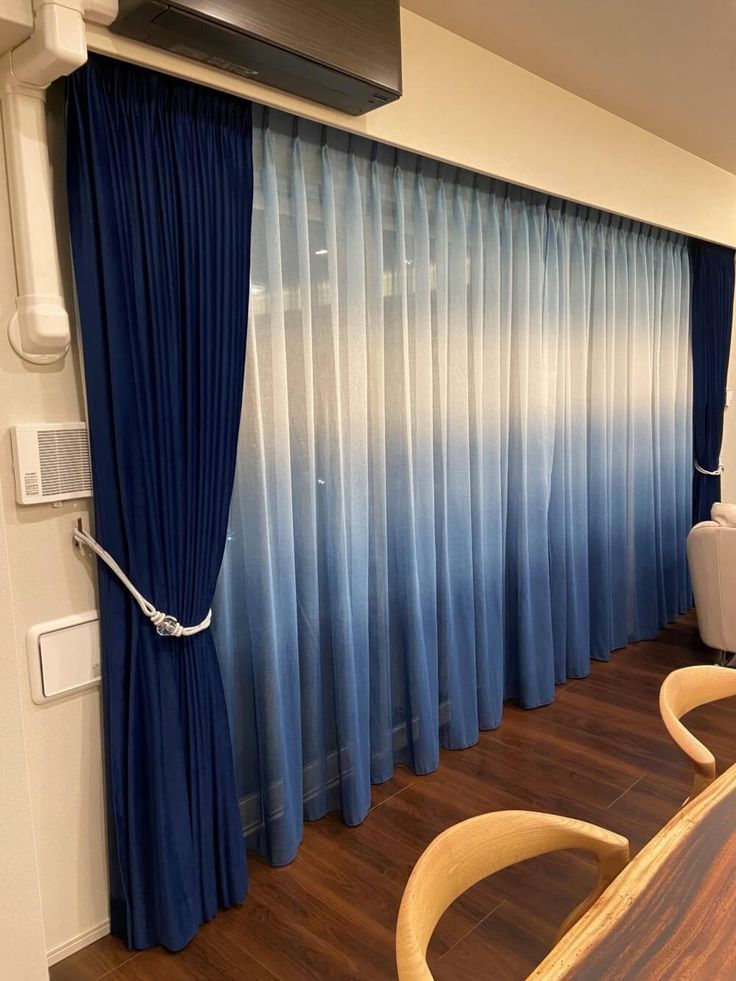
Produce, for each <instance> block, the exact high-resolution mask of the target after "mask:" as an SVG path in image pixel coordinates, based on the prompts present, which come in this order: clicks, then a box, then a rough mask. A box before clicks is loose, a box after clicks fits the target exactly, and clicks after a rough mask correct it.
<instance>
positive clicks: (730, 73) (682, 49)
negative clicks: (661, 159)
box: [402, 0, 736, 173]
mask: <svg viewBox="0 0 736 981" xmlns="http://www.w3.org/2000/svg"><path fill="white" fill-rule="evenodd" d="M402 4H403V5H404V6H405V7H408V8H409V10H413V11H414V12H415V13H417V14H420V15H421V16H422V17H426V18H427V19H428V20H431V21H434V22H435V23H436V24H440V25H442V26H443V27H446V28H447V29H448V30H450V31H453V33H455V34H460V35H462V37H465V38H468V39H469V40H471V41H474V42H475V43H476V44H479V45H481V47H483V48H487V49H488V50H489V51H493V52H495V53H496V54H498V55H500V56H501V57H502V58H506V59H507V60H508V61H513V62H514V63H515V64H517V65H520V66H522V67H523V68H526V69H528V70H529V71H531V72H534V74H536V75H541V76H542V77H543V78H546V79H549V81H551V82H554V83H555V84H556V85H561V86H562V87H563V88H565V89H568V90H569V91H571V92H574V93H576V94H577V95H580V96H582V97H583V98H584V99H588V100H589V101H590V102H595V103H596V104H597V105H599V106H603V108H604V109H608V110H609V111H610V112H613V113H616V115H618V116H623V117H624V119H628V120H630V121H631V122H633V123H636V124H637V125H639V126H642V127H644V128H645V129H648V130H650V131H651V132H652V133H656V134H657V135H658V136H661V137H663V138H664V139H666V140H669V141H670V142H671V143H676V144H677V145H678V146H681V147H684V148H685V149H686V150H690V151H691V152H692V153H695V154H697V155H698V156H699V157H704V158H705V159H706V160H710V161H711V162H712V163H715V164H718V166H720V167H723V168H724V169H725V170H729V171H731V172H732V173H736V0H402ZM489 98H493V93H489Z"/></svg>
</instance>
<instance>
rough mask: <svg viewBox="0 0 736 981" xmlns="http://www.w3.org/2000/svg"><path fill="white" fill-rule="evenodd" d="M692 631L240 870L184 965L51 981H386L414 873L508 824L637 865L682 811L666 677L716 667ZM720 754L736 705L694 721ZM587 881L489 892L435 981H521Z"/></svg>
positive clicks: (446, 925) (568, 867)
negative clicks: (607, 834)
mask: <svg viewBox="0 0 736 981" xmlns="http://www.w3.org/2000/svg"><path fill="white" fill-rule="evenodd" d="M711 660H712V657H711V655H710V652H708V651H706V650H705V649H704V648H703V647H702V646H701V644H700V641H699V639H698V634H697V629H696V625H695V619H694V616H693V615H688V616H686V617H683V618H682V619H681V620H680V621H678V623H677V624H675V625H673V626H672V627H670V628H669V629H668V630H666V631H663V632H662V633H661V634H660V637H659V639H658V640H656V641H651V642H644V643H641V644H636V645H631V646H630V647H628V648H626V649H625V650H622V651H618V652H617V653H616V654H614V655H613V657H612V659H611V661H610V662H609V663H608V664H602V663H595V664H594V665H593V669H592V673H591V675H590V677H589V678H586V679H583V680H579V681H572V682H568V683H567V684H565V685H562V686H560V687H559V688H558V690H557V699H556V701H555V703H554V704H553V705H550V706H547V707H545V708H540V709H535V710H534V711H523V710H521V709H518V708H517V707H515V706H514V705H508V706H507V707H506V711H505V715H504V720H503V724H502V725H501V727H500V728H499V729H497V730H495V731H494V732H487V733H483V734H482V735H481V739H480V742H479V743H478V745H477V746H474V747H473V748H471V749H466V750H461V751H457V752H443V753H442V758H441V764H440V768H439V769H438V770H437V772H435V773H433V774H431V775H429V776H425V777H417V776H415V775H414V774H412V773H410V772H409V771H408V770H406V769H404V768H398V769H397V770H396V772H395V776H394V778H393V779H392V780H391V781H390V782H389V783H386V784H384V785H382V786H380V787H376V788H374V791H373V808H372V810H371V812H370V814H369V816H368V818H367V820H366V821H365V822H364V824H362V825H361V826H360V827H358V828H348V827H345V825H343V824H342V822H341V821H340V818H339V817H338V816H336V815H330V816H328V817H326V818H324V819H323V820H321V821H318V822H316V823H314V824H310V825H308V826H307V828H306V830H305V835H304V843H303V845H302V848H301V851H300V852H299V856H298V858H297V859H296V861H295V862H293V863H292V864H291V865H289V866H287V867H285V868H280V869H275V868H270V867H269V866H268V865H267V864H266V863H265V862H264V861H263V860H262V859H260V858H258V857H257V856H253V855H251V856H249V867H250V889H249V892H248V896H247V899H246V901H245V903H244V904H243V906H242V907H240V908H238V909H232V910H228V911H225V912H222V913H220V915H219V916H218V917H217V918H216V919H215V920H214V921H213V922H212V923H209V924H207V925H206V926H204V927H203V928H202V930H201V931H200V932H199V934H198V935H197V937H196V938H195V939H194V940H193V941H192V942H191V944H190V945H189V947H187V949H186V950H184V951H182V952H181V953H179V954H168V953H166V951H164V950H162V949H160V948H157V949H154V950H148V951H143V952H139V953H131V952H129V951H128V950H126V949H125V947H124V946H123V944H121V943H120V942H119V941H118V940H114V939H113V938H111V937H106V938H105V939H103V940H100V941H98V942H97V943H96V944H93V945H92V946H90V947H87V948H86V949H85V950H83V951H80V952H79V953H78V954H75V955H74V956H72V957H70V958H68V959H67V960H66V961H63V962H61V963H60V964H57V965H56V966H55V967H54V968H52V970H51V978H52V981H93V979H95V981H96V979H98V978H101V977H105V978H106V979H108V981H154V979H155V981H167V979H171V981H182V979H189V978H196V979H207V981H209V979H218V981H219V979H222V981H225V979H236V978H237V979H245V978H259V979H260V978H263V979H267V978H279V979H301V978H319V979H332V978H335V979H338V978H360V979H369V978H393V977H395V967H394V925H395V922H396V914H397V911H398V907H399V902H400V900H401V894H402V891H403V888H404V884H405V883H406V880H407V877H408V875H409V872H410V870H411V868H412V866H413V864H414V862H415V861H416V859H417V858H418V857H419V855H420V854H421V852H422V850H423V849H424V848H425V846H426V845H427V844H428V843H429V842H430V841H431V840H432V838H433V837H434V836H435V835H437V834H438V833H439V832H440V831H442V830H443V829H444V828H446V827H448V825H450V824H453V823H455V822H456V821H461V820H462V819H464V818H466V817H470V816H471V815H473V814H478V813H482V812H484V811H491V810H498V809H505V808H529V809H535V810H543V811H554V812H557V813H559V814H567V815H571V816H573V817H577V818H582V819H585V820H588V821H593V822H595V823H596V824H600V825H603V826H605V827H607V828H610V829H611V830H613V831H617V832H619V833H620V834H623V835H625V836H626V837H627V838H628V839H629V841H630V843H631V848H632V852H636V851H638V850H639V849H640V848H641V847H642V845H643V844H644V843H645V842H647V841H648V840H649V839H650V838H651V837H652V836H653V835H654V834H655V833H656V832H657V831H658V830H659V829H660V828H661V827H662V825H664V824H665V822H666V821H667V820H668V819H669V818H670V817H671V816H672V815H673V814H674V812H675V811H676V810H677V808H678V806H679V805H680V803H681V802H682V801H683V799H684V798H685V797H686V796H687V794H688V792H689V788H690V783H691V770H690V768H689V766H688V763H687V761H686V760H685V759H684V758H683V757H681V755H680V754H679V752H678V750H677V749H676V748H675V747H674V746H673V745H672V744H671V742H670V740H669V738H668V736H667V734H666V732H665V730H664V727H663V726H662V724H661V722H660V720H659V716H658V711H657V695H658V691H659V686H660V684H661V681H662V679H663V678H664V677H665V675H666V674H667V673H668V672H669V671H671V670H673V669H674V668H678V667H682V666H684V665H686V664H695V663H705V662H708V661H711ZM689 720H690V723H689V724H690V726H691V728H692V730H693V731H694V732H695V733H696V734H697V735H698V736H699V737H700V738H701V739H702V740H703V741H704V742H706V743H707V745H709V746H710V747H711V748H712V750H713V752H714V753H715V754H716V756H717V758H718V762H719V769H720V768H722V767H724V766H725V765H726V764H729V763H732V762H734V760H736V731H735V728H734V727H735V726H736V699H730V700H728V701H723V702H719V703H716V704H714V705H711V706H706V707H703V708H701V709H698V710H696V712H693V713H692V715H691V716H690V717H689ZM593 879H594V869H593V865H592V864H591V862H589V861H588V859H587V858H586V857H585V856H584V855H583V854H582V853H573V852H564V853H558V854H555V855H552V856H547V857H544V858H541V859H534V860H532V861H530V862H526V863H523V864H522V865H519V866H516V867H514V868H512V869H507V870H505V871H504V872H501V873H499V874H498V875H496V876H493V877H492V878H490V879H487V880H486V881H485V882H483V883H480V884H479V885H477V886H475V887H474V888H473V889H472V890H470V891H469V892H468V893H466V894H465V896H464V897H462V898H461V899H460V900H459V901H458V902H457V903H456V904H455V905H454V906H453V907H451V909H450V910H449V911H448V912H447V914H446V915H445V916H444V917H443V919H442V921H441V923H440V925H439V927H438V929H437V931H436V933H435V935H434V937H433V939H432V943H431V946H430V967H431V970H432V972H433V974H434V976H435V977H436V978H438V979H451V978H452V979H466V978H467V979H474V978H484V979H487V978H491V977H492V978H494V979H501V978H504V979H505V978H523V977H525V975H526V974H527V973H528V971H529V970H530V969H531V968H532V967H533V966H534V965H535V964H537V963H538V962H539V961H541V960H542V958H543V957H544V955H545V953H546V951H547V950H548V949H549V948H550V946H551V944H552V941H553V938H554V935H555V932H556V929H557V927H558V926H559V924H560V923H561V921H562V920H563V919H564V917H565V915H566V914H567V913H568V912H569V911H570V910H571V909H572V908H573V906H574V905H575V904H576V903H577V902H578V901H579V900H580V899H582V898H583V896H584V895H585V893H586V892H587V891H588V890H589V889H590V887H591V885H592V882H593Z"/></svg>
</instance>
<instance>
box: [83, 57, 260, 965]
mask: <svg viewBox="0 0 736 981" xmlns="http://www.w3.org/2000/svg"><path fill="white" fill-rule="evenodd" d="M67 143H68V159H67V166H68V174H67V176H68V198H69V211H70V224H71V235H72V246H73V257H74V271H75V277H76V285H77V294H78V302H79V313H80V320H81V330H82V336H83V348H84V369H85V379H86V389H87V400H88V408H89V425H90V433H91V444H92V469H93V478H94V503H95V524H96V535H97V538H98V539H99V540H100V542H101V544H102V545H104V547H105V548H107V549H108V551H109V552H111V553H112V555H113V557H114V558H115V559H116V560H117V561H118V562H119V563H120V565H121V566H122V567H123V569H124V570H125V571H126V573H127V574H128V575H129V577H130V578H131V580H132V581H133V582H134V583H135V584H136V586H137V587H138V588H139V589H140V590H141V591H142V593H143V594H144V595H145V596H147V597H148V598H149V599H150V600H151V601H152V602H153V603H154V604H155V605H156V606H157V607H158V608H159V609H161V610H164V611H166V612H167V613H170V614H172V615H174V616H175V617H177V618H178V619H179V621H180V622H181V623H182V624H183V625H194V624H197V623H199V622H200V621H201V620H202V619H203V617H204V616H205V614H206V613H207V609H208V607H209V606H210V604H211V602H212V595H213V592H214V589H215V584H216V580H217V576H218V571H219V568H220V563H221V557H222V552H223V548H224V544H225V536H226V531H227V516H228V506H229V502H230V493H231V488H232V482H233V474H234V467H235V452H236V446H237V432H238V424H239V418H240V411H241V400H242V385H243V369H244V358H245V338H246V326H247V316H248V275H249V254H250V222H251V205H252V157H251V118H250V107H249V105H248V104H247V103H244V102H241V101H238V100H234V99H230V98H228V97H226V96H223V95H219V94H217V93H215V92H211V91H208V90H205V89H200V88H197V87H196V86H193V85H189V84H186V83H183V82H179V81H175V80H174V79H171V78H168V77H166V76H163V75H158V74H155V73H153V72H148V71H144V70H141V69H138V68H133V67H131V66H129V65H125V64H122V63H118V62H113V61H109V60H107V59H103V58H99V57H92V58H90V61H89V64H88V65H87V66H86V67H85V68H83V69H82V70H80V71H79V72H77V73H75V74H74V75H72V76H71V78H70V79H69V84H68V89H67ZM87 561H91V559H90V558H87ZM98 572H99V603H100V616H101V621H100V629H101V643H102V657H103V686H102V690H103V702H104V744H105V754H106V763H107V784H108V795H107V798H108V799H107V810H108V822H109V853H110V891H111V902H110V913H111V926H112V932H113V933H114V934H116V935H118V936H120V937H122V938H123V939H124V940H125V941H126V942H127V943H128V945H129V946H130V947H131V948H142V947H148V946H151V945H153V944H163V945H164V946H165V947H168V948H169V949H171V950H177V949H179V948H181V947H182V946H184V945H185V944H186V943H187V941H188V940H189V939H190V938H191V937H192V935H193V934H194V933H195V932H196V930H197V929H198V927H199V925H200V924H201V923H202V922H203V921H204V920H209V919H210V918H211V917H212V916H214V914H215V913H216V911H217V909H218V907H220V906H228V905H230V904H232V903H237V902H240V901H241V900H242V899H243V896H244V894H245V889H246V866H245V852H244V847H243V836H242V825H241V820H240V814H239V810H238V800H237V796H236V789H235V782H234V774H233V759H232V750H231V742H230V735H229V731H228V721H227V711H226V705H225V700H224V697H223V688H222V681H221V677H220V671H219V666H218V662H217V655H216V652H215V647H214V643H213V637H212V633H211V631H209V630H205V631H204V632H202V633H199V634H197V635H195V636H192V637H187V638H178V639H177V638H173V637H160V636H158V635H157V633H156V630H155V629H154V627H153V626H152V625H151V624H150V623H149V622H148V620H146V618H145V617H144V616H143V615H142V613H141V611H140V610H139V608H138V607H137V606H136V604H135V603H134V601H133V600H132V598H131V597H130V595H129V594H128V593H127V592H126V590H125V589H124V588H123V587H122V586H121V584H120V583H119V581H118V580H117V579H116V578H115V577H114V576H113V575H112V574H111V573H110V572H109V571H108V569H107V567H106V566H104V565H102V564H101V563H100V564H99V568H98Z"/></svg>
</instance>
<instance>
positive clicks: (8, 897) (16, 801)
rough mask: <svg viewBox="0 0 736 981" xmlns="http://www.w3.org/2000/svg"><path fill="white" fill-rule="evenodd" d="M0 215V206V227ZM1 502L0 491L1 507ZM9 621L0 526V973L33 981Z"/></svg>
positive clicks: (27, 846)
mask: <svg viewBox="0 0 736 981" xmlns="http://www.w3.org/2000/svg"><path fill="white" fill-rule="evenodd" d="M1 212H2V205H1V204H0V226H1V225H2V223H3V215H2V213H1ZM0 241H3V239H2V232H1V231H0ZM2 501H3V489H2V486H0V507H2ZM13 619H14V617H13V603H12V597H11V593H10V570H9V568H8V550H7V543H6V539H5V529H4V527H3V526H2V525H0V637H3V638H6V640H5V641H4V642H3V644H2V647H1V648H0V774H2V786H1V787H0V856H2V858H1V859H0V867H1V868H2V874H1V875H0V964H1V965H2V968H1V969H0V970H2V972H3V973H5V972H7V974H6V975H5V976H7V977H8V978H23V979H24V981H35V979H37V978H43V977H45V975H46V958H45V956H44V949H45V944H44V935H43V923H42V919H41V893H40V891H39V886H38V867H37V862H36V849H35V845H34V838H33V826H32V819H31V794H30V787H29V783H28V760H27V756H26V746H25V738H24V732H23V713H22V701H21V692H20V686H19V678H18V668H17V662H16V658H15V647H14V644H13V642H12V637H13V631H14V622H13Z"/></svg>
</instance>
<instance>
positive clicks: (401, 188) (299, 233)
mask: <svg viewBox="0 0 736 981" xmlns="http://www.w3.org/2000/svg"><path fill="white" fill-rule="evenodd" d="M254 159H255V172H256V185H255V197H254V219H253V221H254V225H253V264H252V271H251V312H250V327H249V342H248V355H247V364H246V384H245V396H244V405H243V416H242V421H241V430H240V437H239V445H238V463H237V476H236V481H235V490H234V496H233V503H232V508H231V514H230V531H229V535H228V544H227V547H226V550H225V556H224V562H223V568H222V572H221V577H220V581H219V585H218V590H217V598H216V604H215V628H214V629H215V632H216V635H217V641H218V651H219V653H220V658H221V665H222V671H223V675H224V679H225V689H226V693H227V698H228V705H229V711H230V720H231V728H232V736H233V745H234V752H235V760H236V779H237V784H238V794H239V797H240V800H241V813H242V815H243V820H244V824H245V829H246V832H247V835H248V841H249V842H250V843H251V844H252V845H253V846H254V847H257V848H259V849H261V850H262V851H263V852H264V853H265V854H266V855H267V856H268V858H269V859H270V861H272V862H274V863H277V864H281V863H285V862H288V861H289V860H291V859H292V858H293V857H294V855H295V853H296V851H297V848H298V845H299V842H300V840H301V835H302V827H303V820H304V819H305V818H306V819H314V818H317V817H319V816H320V815H322V814H324V813H325V812H326V811H328V810H331V809H333V808H339V809H340V810H341V812H342V815H343V818H344V820H345V821H346V822H347V823H348V824H356V823H357V822H359V821H361V820H362V819H363V818H364V817H365V815H366V812H367V809H368V807H369V803H370V786H371V782H380V781H384V780H386V779H388V778H389V777H390V776H391V773H392V769H393V767H394V764H395V763H397V762H401V763H405V764H407V765H408V766H410V767H411V768H412V769H413V770H415V771H416V772H417V773H427V772H429V771H431V770H432V769H434V768H435V767H436V766H437V764H438V757H439V748H440V746H441V745H442V746H446V747H451V748H460V747H464V746H468V745H470V744H472V743H474V742H475V741H476V740H477V738H478V733H479V730H480V729H489V728H492V727H494V726H497V725H498V724H499V723H500V722H501V716H502V707H503V701H504V698H508V697H512V698H516V699H518V700H519V701H520V702H521V704H522V705H524V706H528V707H532V706H537V705H543V704H545V703H547V702H549V701H551V700H552V699H553V698H554V690H555V684H556V683H558V682H562V681H564V680H565V679H566V678H576V677H582V676H584V675H586V674H587V673H588V671H589V667H590V659H591V657H593V658H604V659H605V658H607V657H608V656H609V653H610V651H612V650H613V649H615V648H617V647H621V646H623V645H625V644H626V643H627V642H628V641H630V640H636V639H640V638H643V637H651V636H653V635H654V634H656V632H657V630H658V629H659V628H660V627H661V626H663V625H664V624H665V623H666V622H667V621H668V620H670V619H672V618H673V617H675V616H676V615H677V614H678V613H679V612H680V611H682V610H683V609H685V608H686V606H687V604H688V582H687V571H686V558H685V538H686V535H687V531H688V528H689V523H690V513H691V479H692V445H691V443H692V440H691V432H692V423H691V420H692V414H691V413H692V406H691V371H690V352H689V316H690V266H689V256H688V249H687V243H686V241H685V240H684V239H683V238H682V237H679V236H676V235H673V234H670V233H667V232H664V231H661V230H658V229H654V228H650V227H646V226H643V225H640V224H636V223H633V222H630V221H626V220H623V219H620V218H615V217H612V216H610V215H606V214H602V213H598V212H595V211H591V210H588V209H586V208H583V207H578V206H575V205H572V204H569V203H565V202H561V201H559V200H556V199H552V198H548V197H544V196H541V195H538V194H534V193H531V192H528V191H523V190H520V189H518V188H514V187H511V186H508V185H505V184H502V183H498V182H493V181H490V180H487V179H481V178H475V177H473V175H469V174H467V173H463V172H458V171H456V170H455V169H452V168H447V167H444V166H439V165H437V164H434V163H432V162H430V161H426V160H421V159H417V158H414V157H412V156H410V155H408V154H404V153H397V152H396V151H394V150H393V149H390V148H386V147H382V146H377V145H373V144H370V143H368V142H366V141H363V140H360V139H357V138H349V137H347V136H346V135H344V134H339V133H336V132H334V131H331V130H323V129H320V128H319V127H317V126H314V125H312V124H309V123H305V122H299V123H297V122H296V121H295V120H293V119H291V118H290V117H286V116H282V115H280V114H277V113H271V114H270V116H269V115H268V114H264V115H263V116H261V115H260V114H259V115H258V117H257V120H256V125H255V129H254Z"/></svg>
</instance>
